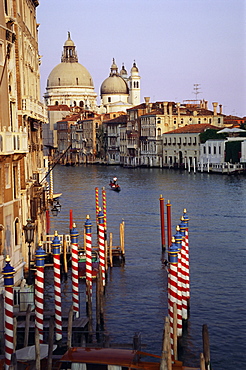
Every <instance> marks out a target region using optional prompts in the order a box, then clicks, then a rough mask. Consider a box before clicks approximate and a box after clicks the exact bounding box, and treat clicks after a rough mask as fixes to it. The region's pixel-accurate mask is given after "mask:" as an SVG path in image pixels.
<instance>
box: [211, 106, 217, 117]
mask: <svg viewBox="0 0 246 370" xmlns="http://www.w3.org/2000/svg"><path fill="white" fill-rule="evenodd" d="M212 104H213V108H214V116H217V106H218V103H212Z"/></svg>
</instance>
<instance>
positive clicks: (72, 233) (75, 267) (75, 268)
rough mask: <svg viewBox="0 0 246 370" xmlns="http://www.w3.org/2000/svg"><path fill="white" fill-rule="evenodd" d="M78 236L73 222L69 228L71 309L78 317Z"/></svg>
mask: <svg viewBox="0 0 246 370" xmlns="http://www.w3.org/2000/svg"><path fill="white" fill-rule="evenodd" d="M78 236H79V233H78V231H77V229H76V225H75V223H74V224H73V228H72V229H71V230H70V238H71V249H72V291H73V311H74V312H75V316H76V317H79V262H78Z"/></svg>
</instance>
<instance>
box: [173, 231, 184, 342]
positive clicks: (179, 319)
mask: <svg viewBox="0 0 246 370" xmlns="http://www.w3.org/2000/svg"><path fill="white" fill-rule="evenodd" d="M174 238H175V243H176V245H177V248H178V251H179V253H178V273H177V276H178V280H177V335H178V337H181V336H182V328H183V322H182V288H183V287H182V276H181V242H182V238H183V237H182V234H181V232H180V228H179V226H178V225H177V227H176V234H175V235H174Z"/></svg>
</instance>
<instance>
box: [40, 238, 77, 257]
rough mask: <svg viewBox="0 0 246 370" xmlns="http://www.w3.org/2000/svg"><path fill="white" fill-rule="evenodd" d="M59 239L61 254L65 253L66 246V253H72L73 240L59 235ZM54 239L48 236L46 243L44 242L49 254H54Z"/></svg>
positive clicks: (44, 247)
mask: <svg viewBox="0 0 246 370" xmlns="http://www.w3.org/2000/svg"><path fill="white" fill-rule="evenodd" d="M58 238H59V240H60V242H61V252H62V253H63V249H64V246H65V247H66V253H71V240H70V235H69V234H65V235H58ZM53 239H54V235H46V241H44V242H43V249H44V250H45V252H46V253H47V254H51V253H52V241H53Z"/></svg>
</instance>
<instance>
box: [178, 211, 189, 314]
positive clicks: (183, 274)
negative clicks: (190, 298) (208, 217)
mask: <svg viewBox="0 0 246 370" xmlns="http://www.w3.org/2000/svg"><path fill="white" fill-rule="evenodd" d="M179 228H180V233H181V235H182V241H181V251H180V279H181V287H182V318H183V320H187V319H188V314H187V285H186V280H187V279H186V275H187V271H186V250H185V229H186V223H185V222H184V218H183V216H182V217H181V222H180V224H179Z"/></svg>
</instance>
